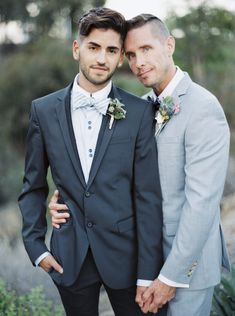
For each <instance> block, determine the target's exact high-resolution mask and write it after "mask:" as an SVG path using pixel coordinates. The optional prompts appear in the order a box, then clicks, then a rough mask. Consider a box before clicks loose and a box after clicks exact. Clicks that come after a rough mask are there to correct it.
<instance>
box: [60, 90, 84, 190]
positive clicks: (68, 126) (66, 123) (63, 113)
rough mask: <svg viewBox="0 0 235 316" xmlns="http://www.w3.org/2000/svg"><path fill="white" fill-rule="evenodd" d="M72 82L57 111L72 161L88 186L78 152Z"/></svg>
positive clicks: (78, 174)
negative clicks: (71, 101) (72, 117)
mask: <svg viewBox="0 0 235 316" xmlns="http://www.w3.org/2000/svg"><path fill="white" fill-rule="evenodd" d="M71 87H72V84H71V85H70V86H69V87H68V88H67V89H66V93H65V95H64V96H62V97H60V98H59V100H58V104H57V107H56V113H57V117H58V120H59V124H60V128H61V133H62V135H63V139H64V142H65V145H66V148H67V151H68V155H69V157H70V159H71V161H72V164H73V166H74V169H75V171H76V173H77V176H78V178H79V179H80V181H81V183H82V185H83V187H84V188H85V187H86V183H85V179H84V176H83V172H82V167H81V163H80V159H79V155H78V152H77V145H76V140H75V136H74V132H73V126H72V119H71V111H70V94H71Z"/></svg>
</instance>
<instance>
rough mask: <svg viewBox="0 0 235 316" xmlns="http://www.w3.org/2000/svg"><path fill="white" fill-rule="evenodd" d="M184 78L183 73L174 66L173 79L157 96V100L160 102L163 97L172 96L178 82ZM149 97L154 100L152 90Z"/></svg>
mask: <svg viewBox="0 0 235 316" xmlns="http://www.w3.org/2000/svg"><path fill="white" fill-rule="evenodd" d="M183 77H184V72H183V71H182V70H181V69H180V68H179V67H178V66H176V72H175V75H174V77H173V78H172V79H171V81H170V82H169V83H168V85H167V86H166V87H165V89H164V90H163V91H162V92H161V93H160V94H159V96H158V98H159V100H162V99H163V98H164V97H166V96H169V95H172V94H173V92H174V90H175V88H176V87H177V85H178V84H179V82H180V81H181V80H182V79H183ZM151 96H152V97H153V98H154V100H156V94H155V92H154V91H153V90H152V93H151Z"/></svg>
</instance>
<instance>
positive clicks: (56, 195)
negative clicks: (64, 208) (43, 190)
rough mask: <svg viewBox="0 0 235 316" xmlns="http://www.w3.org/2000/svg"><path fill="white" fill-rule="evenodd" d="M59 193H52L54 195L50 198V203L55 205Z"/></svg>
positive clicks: (56, 191)
mask: <svg viewBox="0 0 235 316" xmlns="http://www.w3.org/2000/svg"><path fill="white" fill-rule="evenodd" d="M59 196H60V193H59V191H58V190H55V191H54V194H53V195H52V197H51V202H52V203H57V201H58V199H59Z"/></svg>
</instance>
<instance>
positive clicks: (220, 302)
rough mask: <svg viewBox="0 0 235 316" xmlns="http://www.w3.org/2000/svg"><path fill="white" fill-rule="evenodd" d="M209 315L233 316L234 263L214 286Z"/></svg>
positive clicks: (234, 305) (234, 314)
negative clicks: (228, 273) (229, 270)
mask: <svg viewBox="0 0 235 316" xmlns="http://www.w3.org/2000/svg"><path fill="white" fill-rule="evenodd" d="M211 316H235V265H234V266H233V267H232V271H231V274H230V276H223V277H222V280H221V283H220V284H219V285H218V286H217V287H216V288H215V292H214V297H213V306H212V312H211Z"/></svg>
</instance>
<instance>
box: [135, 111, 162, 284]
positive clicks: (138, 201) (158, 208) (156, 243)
mask: <svg viewBox="0 0 235 316" xmlns="http://www.w3.org/2000/svg"><path fill="white" fill-rule="evenodd" d="M154 127H155V126H154V111H153V108H152V106H151V105H146V109H145V112H144V115H143V117H142V121H141V124H140V128H139V133H138V137H137V141H136V149H135V163H134V168H135V170H134V175H135V178H134V188H135V191H134V197H135V209H136V219H137V236H138V273H137V278H138V279H144V280H153V279H155V278H156V276H157V275H158V273H159V271H160V269H161V266H162V260H163V259H162V256H163V255H162V196H161V189H160V183H159V173H158V162H157V148H156V142H155V139H154Z"/></svg>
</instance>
